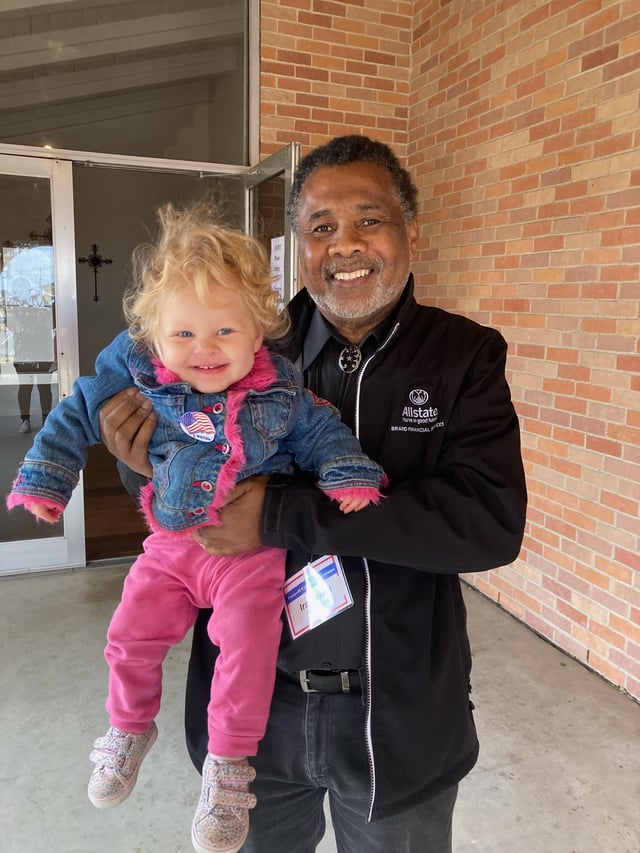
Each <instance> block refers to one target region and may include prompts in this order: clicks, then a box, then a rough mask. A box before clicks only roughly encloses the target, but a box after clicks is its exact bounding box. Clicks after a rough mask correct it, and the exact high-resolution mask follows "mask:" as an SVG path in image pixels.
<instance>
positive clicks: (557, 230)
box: [261, 0, 640, 698]
mask: <svg viewBox="0 0 640 853" xmlns="http://www.w3.org/2000/svg"><path fill="white" fill-rule="evenodd" d="M262 38H263V44H262V61H263V65H262V93H261V102H262V103H261V121H262V129H261V139H262V147H263V153H269V152H270V151H272V150H274V149H275V148H277V147H279V146H280V145H281V144H284V143H285V142H287V141H290V140H292V139H294V140H299V141H300V142H301V143H302V144H303V148H304V150H307V149H308V147H310V146H313V145H316V144H319V143H321V142H324V141H326V140H327V139H328V138H329V137H331V136H333V135H335V134H339V133H344V132H350V131H357V132H360V131H361V132H364V133H367V134H370V135H372V136H375V137H377V138H379V139H382V140H383V141H385V142H389V143H390V144H391V145H392V146H393V147H394V149H395V150H396V151H397V153H398V154H399V156H400V157H401V158H406V160H407V162H408V164H409V166H410V168H411V170H412V172H413V174H414V175H415V176H416V179H417V182H418V184H419V187H420V191H421V193H420V194H421V200H422V201H421V226H422V246H423V249H422V252H421V255H420V259H419V261H418V263H417V264H416V265H415V272H416V276H417V280H418V282H419V289H418V295H419V298H420V299H421V301H424V302H428V303H430V304H436V305H439V306H441V307H444V308H447V309H449V310H452V311H455V312H458V313H462V314H466V315H468V316H470V317H473V318H474V319H476V320H478V321H480V322H482V323H486V324H488V325H492V326H494V327H496V328H499V329H500V330H501V331H502V332H503V334H504V336H505V338H506V339H507V341H508V342H509V353H510V355H509V363H508V368H509V380H510V383H511V387H512V392H513V397H514V402H515V405H516V408H517V410H518V413H519V415H520V419H521V424H522V431H523V452H524V457H525V463H526V468H527V477H528V483H529V491H530V510H529V516H528V522H527V531H526V537H525V542H524V547H523V549H522V552H521V554H520V557H519V559H518V560H517V561H516V563H515V564H513V565H512V566H508V567H504V568H502V569H497V570H494V571H492V572H489V573H486V574H478V575H470V576H467V579H468V580H469V582H470V583H472V584H474V585H475V586H477V587H478V588H479V589H480V590H481V591H482V592H483V593H484V594H486V595H487V596H489V597H491V598H492V599H494V600H496V601H497V602H499V604H500V605H501V606H502V607H504V608H505V609H507V610H509V611H510V612H512V613H513V614H514V615H515V616H517V617H518V618H519V619H521V620H523V621H524V622H525V623H526V624H528V625H529V626H531V627H532V628H533V629H534V630H536V631H537V632H539V633H540V634H542V635H543V636H545V637H547V638H548V639H550V640H551V641H552V642H553V643H555V644H556V645H558V646H559V647H561V648H562V649H564V650H566V651H567V652H568V653H569V654H571V655H572V656H574V657H576V658H578V659H579V660H581V661H583V662H584V663H585V664H586V665H588V666H589V667H591V668H592V669H594V670H595V671H597V672H598V673H600V674H601V675H603V676H604V677H605V678H607V679H608V680H610V681H611V682H613V683H614V684H616V685H619V686H621V687H623V688H624V689H626V690H627V691H628V692H629V693H631V694H632V695H634V696H636V697H639V698H640V556H639V551H640V548H639V547H638V546H639V541H640V523H639V517H640V512H639V511H640V485H639V484H640V276H639V274H638V273H639V271H640V138H639V137H640V97H639V92H640V61H639V59H640V9H639V7H638V4H637V2H635V0H624V2H612V0H552V2H540V3H538V4H532V3H531V2H530V0H509V2H507V0H504V2H489V0H449V2H444V1H443V0H422V2H420V0H416V2H415V3H400V2H382V0H381V2H376V3H370V2H368V0H367V2H365V3H361V4H353V3H348V4H347V3H336V2H303V1H302V0H290V2H288V3H278V4H274V3H263V4H262Z"/></svg>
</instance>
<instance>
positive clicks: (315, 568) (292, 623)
mask: <svg viewBox="0 0 640 853" xmlns="http://www.w3.org/2000/svg"><path fill="white" fill-rule="evenodd" d="M352 606H353V596H352V595H351V590H350V589H349V584H348V583H347V579H346V577H345V574H344V569H343V568H342V563H341V562H340V558H339V557H337V556H336V555H335V554H329V555H327V556H325V557H319V558H318V559H317V560H314V561H313V562H312V563H307V565H306V566H303V567H302V568H301V569H300V571H298V572H296V573H295V575H293V576H292V577H290V578H289V579H288V580H287V582H286V583H285V585H284V609H285V613H286V616H287V622H288V623H289V630H290V631H291V636H292V637H293V639H294V640H295V639H297V638H298V637H301V636H302V635H303V634H306V633H307V631H311V629H312V628H317V627H318V625H322V624H323V623H324V622H327V621H328V620H329V619H332V618H333V617H334V616H337V615H338V613H342V611H343V610H347V609H348V608H349V607H352Z"/></svg>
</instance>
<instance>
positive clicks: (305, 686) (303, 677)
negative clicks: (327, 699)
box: [298, 669, 318, 693]
mask: <svg viewBox="0 0 640 853" xmlns="http://www.w3.org/2000/svg"><path fill="white" fill-rule="evenodd" d="M298 674H299V676H300V687H301V688H302V692H303V693H317V692H318V691H317V690H314V689H313V687H309V679H308V677H307V670H306V669H301V670H300V672H299V673H298Z"/></svg>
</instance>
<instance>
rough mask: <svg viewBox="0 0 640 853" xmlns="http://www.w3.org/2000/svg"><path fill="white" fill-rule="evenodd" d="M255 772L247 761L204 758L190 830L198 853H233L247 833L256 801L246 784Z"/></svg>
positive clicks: (242, 842) (244, 839)
mask: <svg viewBox="0 0 640 853" xmlns="http://www.w3.org/2000/svg"><path fill="white" fill-rule="evenodd" d="M255 778H256V771H255V770H254V769H253V767H251V765H250V764H249V762H248V761H247V759H246V758H245V759H244V760H243V761H220V760H217V759H215V758H213V757H212V756H211V755H207V757H206V759H205V762H204V767H203V768H202V793H201V794H200V802H199V803H198V808H197V809H196V814H195V817H194V818H193V825H192V827H191V841H192V843H193V846H194V848H195V849H196V850H197V851H198V853H236V851H238V850H239V849H240V848H241V847H242V845H243V844H244V842H245V841H246V838H247V835H248V833H249V813H248V809H252V808H253V807H254V806H255V804H256V798H255V796H254V795H253V794H249V793H248V792H247V791H248V784H249V782H252V781H253V780H254V779H255Z"/></svg>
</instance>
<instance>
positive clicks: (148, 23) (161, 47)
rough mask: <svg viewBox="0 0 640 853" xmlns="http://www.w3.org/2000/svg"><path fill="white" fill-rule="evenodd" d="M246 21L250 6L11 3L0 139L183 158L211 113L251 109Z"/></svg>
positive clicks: (108, 0) (1, 70)
mask: <svg viewBox="0 0 640 853" xmlns="http://www.w3.org/2000/svg"><path fill="white" fill-rule="evenodd" d="M245 18H246V13H245V0H228V2H221V0H119V2H114V0H33V2H30V3H27V2H19V0H2V2H1V3H0V140H1V141H4V142H10V143H14V144H28V145H50V146H52V147H63V148H77V149H81V148H82V147H83V146H87V148H86V150H101V151H107V152H110V153H113V152H115V153H130V154H147V155H149V156H179V155H180V152H179V151H176V150H175V149H176V148H180V147H182V148H184V147H185V144H186V145H187V147H188V144H193V141H194V138H195V136H196V135H199V136H200V135H202V133H203V131H204V132H205V135H206V134H208V133H209V132H210V131H211V128H210V127H206V128H205V125H207V124H211V118H210V115H208V113H207V110H206V109H204V107H205V106H206V107H212V106H213V107H214V108H215V109H216V110H217V113H218V115H219V111H220V109H226V107H225V105H228V104H235V105H236V108H238V106H237V105H238V104H239V103H240V104H242V103H244V100H243V98H244V88H245V72H244V65H245V62H244V51H245V48H244V45H245V41H246V39H245V30H246V23H245ZM218 126H219V123H218ZM231 126H233V122H231ZM189 134H190V136H191V139H190V140H189V139H187V140H186V143H185V139H184V138H183V139H182V140H181V139H180V137H181V136H182V137H185V136H188V135H189ZM92 138H93V139H94V143H93V144H92V145H87V143H88V142H89V141H90V140H91V139H92ZM241 142H242V140H240V144H238V141H236V142H235V143H234V147H235V149H236V152H237V149H238V148H242V144H241ZM209 147H210V145H209ZM167 148H168V149H169V151H168V154H167V150H166V149H167ZM124 149H128V150H124ZM145 149H148V150H145ZM182 153H183V155H184V151H183V152H182ZM202 153H203V152H202V151H198V152H194V154H193V156H188V157H187V159H198V157H199V156H200V155H202ZM204 153H206V154H207V158H206V159H209V157H210V155H211V151H206V152H204ZM219 162H223V160H220V161H219ZM229 162H234V161H233V160H230V161H229Z"/></svg>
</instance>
